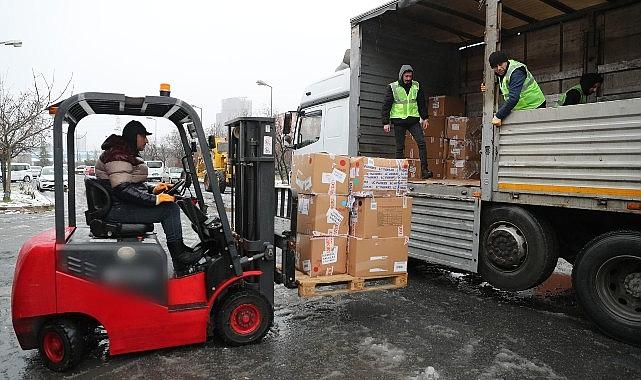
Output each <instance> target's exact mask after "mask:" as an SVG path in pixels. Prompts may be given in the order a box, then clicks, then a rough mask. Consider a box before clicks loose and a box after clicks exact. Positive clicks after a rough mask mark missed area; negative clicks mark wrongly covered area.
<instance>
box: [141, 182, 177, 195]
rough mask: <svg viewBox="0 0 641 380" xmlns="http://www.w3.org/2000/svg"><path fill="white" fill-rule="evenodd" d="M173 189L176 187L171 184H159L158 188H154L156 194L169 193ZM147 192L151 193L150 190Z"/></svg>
mask: <svg viewBox="0 0 641 380" xmlns="http://www.w3.org/2000/svg"><path fill="white" fill-rule="evenodd" d="M172 187H174V185H172V184H169V183H163V182H161V183H159V184H157V185H156V187H154V194H160V193H162V192H163V191H167V190H169V189H171V188H172ZM147 191H149V190H147Z"/></svg>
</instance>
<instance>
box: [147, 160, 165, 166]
mask: <svg viewBox="0 0 641 380" xmlns="http://www.w3.org/2000/svg"><path fill="white" fill-rule="evenodd" d="M147 167H150V168H162V162H160V161H147Z"/></svg>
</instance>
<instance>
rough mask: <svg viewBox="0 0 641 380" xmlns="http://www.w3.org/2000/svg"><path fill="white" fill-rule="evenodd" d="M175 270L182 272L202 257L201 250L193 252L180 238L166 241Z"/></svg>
mask: <svg viewBox="0 0 641 380" xmlns="http://www.w3.org/2000/svg"><path fill="white" fill-rule="evenodd" d="M167 248H169V254H170V255H171V261H172V262H173V264H174V271H175V272H182V271H184V270H185V269H188V268H189V267H190V266H193V265H195V264H196V263H198V261H200V259H201V258H202V252H200V251H199V252H194V251H193V250H192V249H191V248H189V247H188V246H186V245H185V243H183V241H182V240H179V241H174V242H167Z"/></svg>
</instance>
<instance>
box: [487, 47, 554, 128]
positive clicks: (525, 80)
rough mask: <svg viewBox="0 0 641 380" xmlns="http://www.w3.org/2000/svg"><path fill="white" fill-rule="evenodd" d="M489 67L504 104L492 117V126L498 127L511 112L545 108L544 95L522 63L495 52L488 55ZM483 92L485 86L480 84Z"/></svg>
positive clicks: (502, 53) (500, 52)
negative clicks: (497, 83) (497, 82)
mask: <svg viewBox="0 0 641 380" xmlns="http://www.w3.org/2000/svg"><path fill="white" fill-rule="evenodd" d="M489 61H490V67H491V68H492V70H494V73H495V74H496V75H497V77H498V80H499V88H500V90H501V94H502V95H503V99H504V100H505V102H504V103H503V105H501V107H500V108H499V110H498V111H497V112H496V115H494V118H493V119H492V124H494V125H495V126H497V127H499V126H501V123H502V122H503V119H505V118H506V117H507V116H508V115H509V114H510V113H511V112H512V111H519V110H531V109H535V108H545V95H543V91H541V88H540V87H539V85H538V83H536V80H534V76H532V73H530V70H528V69H527V66H525V65H524V64H523V63H521V62H519V61H516V60H513V59H508V57H507V54H505V53H504V52H502V51H495V52H494V53H492V54H490V59H489ZM481 91H482V92H485V84H481Z"/></svg>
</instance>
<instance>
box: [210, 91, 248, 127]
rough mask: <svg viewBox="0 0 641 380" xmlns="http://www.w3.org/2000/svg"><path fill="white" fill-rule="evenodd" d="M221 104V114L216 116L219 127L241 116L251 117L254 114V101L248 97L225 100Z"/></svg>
mask: <svg viewBox="0 0 641 380" xmlns="http://www.w3.org/2000/svg"><path fill="white" fill-rule="evenodd" d="M220 104H221V107H220V112H219V113H217V114H216V124H218V125H223V124H225V123H226V122H228V121H229V120H231V119H233V118H236V117H239V116H250V115H251V113H252V101H251V99H249V98H246V97H236V98H227V99H223V100H222V101H221V102H220Z"/></svg>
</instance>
